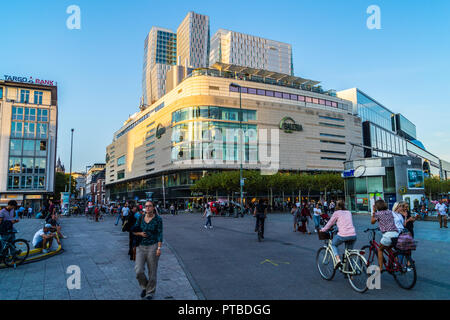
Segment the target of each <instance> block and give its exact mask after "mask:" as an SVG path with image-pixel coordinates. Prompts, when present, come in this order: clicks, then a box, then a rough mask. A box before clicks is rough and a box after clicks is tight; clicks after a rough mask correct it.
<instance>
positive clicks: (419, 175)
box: [408, 169, 425, 189]
mask: <svg viewBox="0 0 450 320" xmlns="http://www.w3.org/2000/svg"><path fill="white" fill-rule="evenodd" d="M424 186H425V184H424V179H423V171H422V170H420V169H408V189H423V188H424Z"/></svg>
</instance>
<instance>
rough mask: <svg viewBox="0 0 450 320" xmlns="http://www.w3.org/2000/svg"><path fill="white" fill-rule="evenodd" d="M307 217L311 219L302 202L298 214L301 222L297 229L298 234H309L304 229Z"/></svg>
mask: <svg viewBox="0 0 450 320" xmlns="http://www.w3.org/2000/svg"><path fill="white" fill-rule="evenodd" d="M308 217H310V218H311V213H310V212H309V209H308V208H307V206H306V204H305V203H304V202H303V204H302V211H301V213H300V220H301V222H302V225H301V226H300V228H299V231H300V232H303V233H305V232H308V234H311V232H309V231H308V230H307V229H306V226H307V223H308Z"/></svg>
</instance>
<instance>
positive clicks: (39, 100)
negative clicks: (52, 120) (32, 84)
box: [34, 91, 43, 104]
mask: <svg viewBox="0 0 450 320" xmlns="http://www.w3.org/2000/svg"><path fill="white" fill-rule="evenodd" d="M42 95H43V92H42V91H35V92H34V103H35V104H42Z"/></svg>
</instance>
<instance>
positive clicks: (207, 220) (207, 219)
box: [205, 216, 212, 227]
mask: <svg viewBox="0 0 450 320" xmlns="http://www.w3.org/2000/svg"><path fill="white" fill-rule="evenodd" d="M208 225H209V226H210V227H212V224H211V216H209V217H206V224H205V226H206V227H207V226H208Z"/></svg>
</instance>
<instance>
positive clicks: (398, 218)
mask: <svg viewBox="0 0 450 320" xmlns="http://www.w3.org/2000/svg"><path fill="white" fill-rule="evenodd" d="M405 203H406V202H405V201H399V202H396V203H394V205H393V206H392V215H393V216H394V223H395V226H396V227H397V230H398V232H399V233H402V231H403V229H404V228H405V218H404V216H403V214H402V211H403V205H404V204H405Z"/></svg>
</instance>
